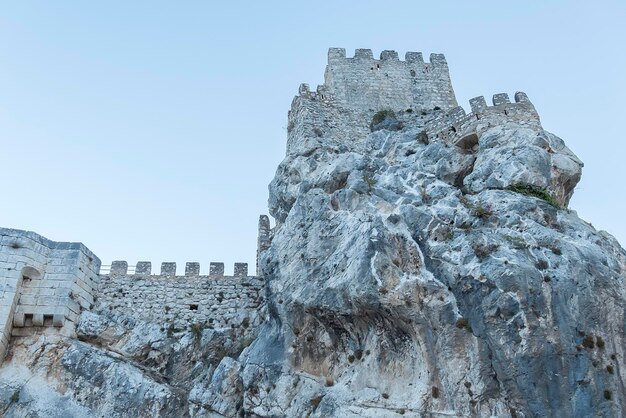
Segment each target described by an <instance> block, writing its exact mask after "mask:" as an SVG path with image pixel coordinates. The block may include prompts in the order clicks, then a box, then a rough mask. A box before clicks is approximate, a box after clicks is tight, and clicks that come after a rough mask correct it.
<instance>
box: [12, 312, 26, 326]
mask: <svg viewBox="0 0 626 418" xmlns="http://www.w3.org/2000/svg"><path fill="white" fill-rule="evenodd" d="M13 326H14V327H23V326H24V314H23V313H16V314H14V315H13Z"/></svg>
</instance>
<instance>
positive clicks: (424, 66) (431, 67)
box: [323, 48, 457, 111]
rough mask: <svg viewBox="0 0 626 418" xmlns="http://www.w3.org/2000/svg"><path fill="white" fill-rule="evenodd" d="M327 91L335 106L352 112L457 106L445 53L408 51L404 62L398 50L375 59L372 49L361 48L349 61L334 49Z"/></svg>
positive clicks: (327, 76) (330, 57)
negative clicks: (427, 55)
mask: <svg viewBox="0 0 626 418" xmlns="http://www.w3.org/2000/svg"><path fill="white" fill-rule="evenodd" d="M323 91H324V92H325V93H326V94H328V95H330V98H331V99H332V100H334V101H335V103H336V104H337V105H339V106H341V107H343V108H347V109H351V110H356V111H360V110H364V109H370V110H374V111H377V110H381V109H391V110H404V109H407V108H413V109H433V108H435V107H438V108H441V109H444V110H447V109H451V108H453V107H455V106H456V105H457V102H456V98H455V96H454V90H453V89H452V82H451V80H450V72H449V70H448V63H447V62H446V59H445V57H444V56H443V54H431V55H430V62H424V58H423V56H422V53H421V52H407V53H406V54H405V59H404V61H401V60H400V59H399V58H398V53H397V52H396V51H383V52H381V54H380V58H379V59H375V58H374V56H373V54H372V50H371V49H357V50H356V51H355V53H354V57H352V58H347V57H346V50H345V49H343V48H330V49H329V51H328V65H327V66H326V72H325V73H324V86H323Z"/></svg>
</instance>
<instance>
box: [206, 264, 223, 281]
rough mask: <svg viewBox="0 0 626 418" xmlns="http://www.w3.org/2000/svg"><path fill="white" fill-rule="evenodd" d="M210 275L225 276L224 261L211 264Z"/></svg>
mask: <svg viewBox="0 0 626 418" xmlns="http://www.w3.org/2000/svg"><path fill="white" fill-rule="evenodd" d="M209 277H215V278H221V277H224V263H211V264H209Z"/></svg>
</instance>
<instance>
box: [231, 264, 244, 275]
mask: <svg viewBox="0 0 626 418" xmlns="http://www.w3.org/2000/svg"><path fill="white" fill-rule="evenodd" d="M233 275H234V276H235V277H247V276H248V263H235V269H234V273H233Z"/></svg>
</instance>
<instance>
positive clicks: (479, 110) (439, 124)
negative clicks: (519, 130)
mask: <svg viewBox="0 0 626 418" xmlns="http://www.w3.org/2000/svg"><path fill="white" fill-rule="evenodd" d="M515 98H516V100H515V103H511V101H510V100H509V95H508V94H506V93H499V94H495V95H493V103H494V105H493V106H487V103H486V101H485V98H484V97H483V96H479V97H475V98H473V99H470V101H469V102H470V107H471V112H470V113H469V114H466V113H465V110H462V108H460V107H458V108H454V109H452V110H450V111H449V112H447V113H446V114H445V115H443V116H440V117H438V118H435V119H434V120H432V121H430V122H428V123H427V124H426V127H425V129H424V130H425V131H426V133H427V135H428V137H429V138H435V137H436V138H439V139H441V140H444V141H447V142H451V143H453V144H455V145H459V144H460V143H461V144H464V143H465V142H464V139H465V138H466V137H468V135H477V134H479V133H481V132H482V131H483V130H484V129H487V128H489V127H491V126H493V125H495V124H497V123H499V122H502V120H508V121H510V122H513V123H518V124H520V125H522V126H527V127H536V128H538V127H540V126H541V122H540V120H539V115H538V114H537V111H536V110H535V107H534V106H533V104H532V103H531V102H530V100H529V99H528V96H527V95H526V94H525V93H523V92H517V93H515Z"/></svg>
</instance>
